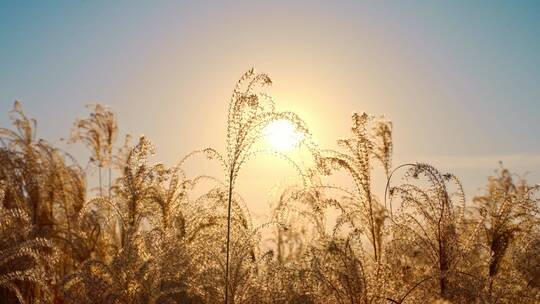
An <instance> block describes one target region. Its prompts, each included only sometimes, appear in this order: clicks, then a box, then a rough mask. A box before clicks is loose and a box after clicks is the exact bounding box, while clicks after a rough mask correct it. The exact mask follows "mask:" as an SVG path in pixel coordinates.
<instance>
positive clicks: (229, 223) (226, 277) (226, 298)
mask: <svg viewBox="0 0 540 304" xmlns="http://www.w3.org/2000/svg"><path fill="white" fill-rule="evenodd" d="M233 174H234V166H232V167H231V172H230V175H229V202H228V205H227V261H226V266H225V304H229V247H230V242H231V206H232V190H233Z"/></svg>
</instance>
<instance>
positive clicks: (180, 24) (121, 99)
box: [0, 1, 540, 200]
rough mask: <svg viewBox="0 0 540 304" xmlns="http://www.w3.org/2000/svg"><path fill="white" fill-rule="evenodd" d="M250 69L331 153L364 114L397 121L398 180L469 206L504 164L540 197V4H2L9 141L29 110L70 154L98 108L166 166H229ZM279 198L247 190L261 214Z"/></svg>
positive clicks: (0, 85) (2, 96) (252, 172)
mask: <svg viewBox="0 0 540 304" xmlns="http://www.w3.org/2000/svg"><path fill="white" fill-rule="evenodd" d="M250 67H254V68H255V69H256V70H257V71H260V72H264V73H267V74H269V75H270V76H271V78H272V79H273V81H274V85H273V87H272V89H271V90H270V91H269V92H270V93H271V94H272V95H273V96H274V98H275V100H276V103H277V105H278V109H281V110H293V111H295V112H297V113H298V114H299V115H300V116H301V117H302V118H304V120H305V121H306V122H307V124H308V125H309V127H310V129H311V131H312V132H313V134H314V140H315V141H316V142H317V143H318V144H319V145H320V146H321V147H324V148H327V147H330V148H335V147H336V144H335V141H336V139H337V138H343V137H346V136H348V135H349V130H350V116H351V114H352V113H353V112H354V111H357V112H363V111H365V112H368V113H371V114H374V115H385V117H386V118H388V119H390V120H392V121H393V124H394V145H395V148H394V152H395V153H394V164H395V165H396V166H397V165H399V164H400V163H404V162H411V161H418V162H429V163H432V164H434V165H435V166H437V167H438V168H440V169H441V170H442V171H450V172H453V173H455V174H456V175H457V176H459V177H460V178H461V179H462V181H463V183H464V186H465V190H466V192H467V194H468V197H469V198H472V196H474V195H475V194H478V193H479V191H480V188H481V187H482V186H483V185H484V184H485V181H486V177H487V176H488V175H492V174H493V172H494V170H495V169H497V168H498V166H499V164H498V162H499V161H503V162H504V164H505V166H507V167H509V168H510V169H511V170H513V171H514V172H516V173H519V174H521V175H524V174H525V173H527V172H528V175H526V176H527V178H528V179H529V180H530V181H531V183H540V140H539V139H540V135H539V131H540V120H539V117H540V2H538V1H446V2H443V1H245V2H242V1H234V2H233V1H215V2H210V1H193V2H182V1H1V2H0V126H2V127H5V126H8V125H9V118H8V111H9V110H10V109H11V107H12V105H13V101H14V100H16V99H18V100H21V101H22V104H23V107H24V109H25V111H26V113H27V114H28V115H29V116H32V117H34V118H36V119H37V120H38V137H41V138H45V139H47V140H49V141H50V142H53V143H56V144H59V145H62V143H61V142H60V141H59V139H60V138H63V137H66V136H68V135H69V129H70V127H71V125H72V123H73V121H74V120H75V118H77V117H81V116H85V115H86V114H87V112H86V110H85V108H84V106H85V105H86V104H89V103H95V102H100V103H103V104H106V105H109V106H110V107H111V108H112V109H113V110H114V111H115V112H116V113H117V114H118V119H119V124H120V129H121V131H122V132H123V133H130V134H132V135H134V136H138V135H140V134H145V135H146V136H147V137H149V138H150V139H151V140H152V141H153V142H154V144H155V145H156V149H157V156H156V159H157V160H159V161H162V162H164V163H166V164H173V163H175V162H176V161H177V160H179V159H180V158H181V157H182V156H183V155H185V154H186V153H188V152H190V151H192V150H194V149H198V148H202V147H206V146H213V147H216V148H218V149H220V150H222V151H223V150H224V145H225V139H224V135H225V125H226V111H227V103H228V100H229V97H230V94H231V91H232V89H233V87H234V84H235V82H236V80H237V79H238V78H239V77H240V76H241V74H242V73H243V72H244V71H246V70H247V69H248V68H250ZM67 149H68V150H69V149H72V150H70V151H72V152H73V153H74V154H75V155H76V156H79V159H80V161H81V163H84V164H85V162H86V160H85V159H84V157H83V155H84V153H83V152H81V151H82V150H81V149H79V148H77V147H67ZM246 170H247V169H246ZM280 170H287V169H283V168H280V167H279V168H269V167H268V166H267V167H264V168H262V167H256V166H255V167H253V168H251V169H249V170H248V171H247V173H245V174H246V177H245V179H246V180H247V181H252V182H253V180H255V178H254V177H257V176H259V174H260V172H261V171H264V172H265V174H269V176H285V175H287V174H288V173H286V172H285V173H283V174H282V172H281V171H280ZM267 171H272V172H271V173H270V172H267ZM269 179H270V178H269ZM274 182H275V180H274V179H272V181H264V185H263V186H261V185H258V186H257V187H258V188H257V187H255V186H254V187H250V185H249V182H248V183H247V184H246V185H244V187H245V191H246V192H247V193H248V196H250V197H252V198H255V199H258V200H260V198H258V196H257V195H255V194H253V192H256V191H259V190H260V189H268V187H270V185H271V184H273V183H274ZM253 189H259V190H253ZM240 192H242V189H240ZM250 192H251V193H250Z"/></svg>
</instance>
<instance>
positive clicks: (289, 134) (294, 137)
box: [263, 119, 304, 152]
mask: <svg viewBox="0 0 540 304" xmlns="http://www.w3.org/2000/svg"><path fill="white" fill-rule="evenodd" d="M263 133H264V136H265V138H266V141H267V142H268V144H270V146H271V147H272V148H273V149H275V150H277V151H280V152H282V151H288V150H291V149H293V148H294V147H295V146H296V145H298V143H299V142H300V141H302V139H303V138H304V136H303V134H302V133H300V132H298V131H297V130H296V127H295V126H294V124H293V123H291V122H290V121H288V120H285V119H280V120H275V121H272V122H271V123H269V124H268V125H267V126H266V127H265V128H264V132H263Z"/></svg>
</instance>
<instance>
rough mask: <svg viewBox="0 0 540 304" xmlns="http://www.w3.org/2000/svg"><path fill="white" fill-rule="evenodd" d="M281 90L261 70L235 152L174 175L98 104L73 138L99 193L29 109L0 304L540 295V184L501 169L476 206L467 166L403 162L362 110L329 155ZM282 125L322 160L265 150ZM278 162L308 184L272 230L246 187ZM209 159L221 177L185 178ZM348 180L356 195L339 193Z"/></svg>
mask: <svg viewBox="0 0 540 304" xmlns="http://www.w3.org/2000/svg"><path fill="white" fill-rule="evenodd" d="M270 84H271V80H270V78H269V77H268V76H267V75H266V74H258V73H256V72H255V71H254V70H252V69H251V70H248V71H247V72H246V73H245V74H244V75H243V76H242V77H241V78H240V80H239V81H238V83H237V84H236V86H235V87H234V89H233V94H232V97H231V99H230V100H229V104H228V109H229V110H228V113H227V124H226V126H225V127H226V138H225V147H224V152H223V153H220V152H219V149H217V148H205V149H202V150H196V151H194V152H192V153H190V154H188V155H187V156H185V157H184V158H183V159H182V160H181V161H180V162H179V163H178V164H176V165H174V166H172V167H167V166H165V165H163V164H160V163H155V162H153V161H152V155H154V154H155V152H156V151H155V149H154V147H153V145H152V143H151V142H150V140H149V139H148V138H146V137H141V138H139V139H138V140H137V141H136V142H135V143H133V144H131V143H130V141H127V140H126V142H125V143H124V144H123V145H119V144H117V143H116V139H117V136H118V135H117V134H118V126H117V122H116V118H115V115H114V112H113V111H112V110H111V109H109V108H107V107H105V106H102V105H92V106H90V107H89V110H90V114H89V116H88V117H86V118H83V119H78V120H76V121H75V123H74V127H73V130H72V133H71V137H70V142H73V143H83V144H84V145H85V146H86V147H87V148H88V149H89V151H90V155H91V156H90V160H89V161H90V163H91V164H93V165H95V166H96V167H97V168H98V184H99V188H98V191H97V192H93V191H90V190H88V189H87V184H95V181H88V178H89V177H88V176H87V170H89V169H85V168H83V166H81V165H79V163H78V161H77V160H76V159H74V158H73V157H71V156H70V155H69V154H68V153H67V152H65V151H62V150H61V149H59V148H57V147H54V146H53V145H51V144H50V143H48V142H46V141H44V140H41V139H37V137H36V123H35V120H33V119H31V118H28V117H27V116H26V115H25V114H24V112H23V110H22V106H21V104H20V103H19V102H16V103H15V105H14V108H13V110H12V111H11V112H10V117H11V119H12V123H13V127H11V128H1V129H0V303H226V304H231V303H249V304H251V303H254V304H257V303H275V304H277V303H297V304H300V303H352V304H364V303H365V304H367V303H373V304H376V303H493V304H494V303H538V302H539V301H540V279H539V278H540V259H539V258H538V257H539V256H540V255H539V253H540V252H539V250H540V242H539V236H540V225H539V224H540V217H539V211H540V210H539V205H538V200H539V197H538V186H532V185H530V184H528V183H527V181H525V180H523V179H521V178H519V177H517V176H515V175H513V174H512V173H510V171H509V170H507V169H505V168H503V167H501V168H500V169H499V170H498V171H497V174H496V176H494V177H490V178H488V181H487V185H486V188H485V191H484V193H482V194H481V195H479V196H476V197H474V198H473V199H469V200H468V199H467V198H466V196H465V193H464V192H463V188H462V187H461V183H460V182H459V179H458V178H457V177H456V176H454V175H452V174H447V173H441V172H439V171H438V170H437V169H436V168H434V167H432V166H431V165H429V164H423V163H414V164H404V165H399V166H396V167H393V165H392V162H391V160H392V150H393V139H392V124H391V123H390V122H389V121H387V120H385V119H384V118H377V117H374V116H371V115H368V114H365V113H355V114H353V116H352V128H351V136H350V137H349V138H345V139H340V140H338V141H337V143H338V146H339V149H324V148H318V147H317V145H316V144H314V143H313V142H312V139H311V137H310V133H309V130H308V128H307V126H306V124H305V123H304V122H303V121H302V119H301V118H300V117H299V116H298V115H296V114H294V113H292V112H280V111H277V110H276V109H275V105H274V102H273V101H272V99H271V97H270V96H269V95H268V94H267V93H266V92H265V89H266V87H268V86H269V85H270ZM283 119H286V120H289V121H291V122H292V123H293V124H294V125H295V127H296V129H297V131H298V132H301V133H303V134H304V141H303V143H302V146H303V147H305V149H306V150H307V151H308V152H309V153H308V154H309V155H310V156H309V157H310V158H312V159H313V161H312V162H311V163H312V164H313V165H312V166H311V167H305V166H301V165H299V164H298V163H299V162H295V161H293V160H292V159H291V158H290V157H289V156H288V155H286V154H283V153H278V152H276V151H268V149H267V148H264V147H265V145H264V144H261V136H262V130H263V129H264V127H265V126H266V125H268V124H269V123H270V122H272V121H274V120H283ZM265 153H270V154H273V155H276V156H278V157H280V158H283V159H285V160H287V161H288V163H289V164H291V166H292V167H293V169H294V170H296V171H297V172H298V174H299V176H300V182H299V183H298V184H290V185H287V186H285V187H284V188H283V189H282V192H281V193H280V194H279V195H278V196H277V197H275V198H273V200H274V203H273V209H272V213H271V216H270V218H271V219H270V221H269V222H268V223H264V224H262V225H261V226H256V225H254V224H253V222H252V218H251V215H250V213H249V209H248V208H247V202H246V201H244V199H243V198H242V196H241V194H240V190H241V189H238V187H237V184H238V176H239V173H240V171H241V170H242V168H243V167H244V165H245V164H246V162H248V161H249V160H250V159H252V158H254V157H256V156H257V155H260V154H265ZM199 154H201V155H203V156H205V157H206V158H208V159H210V160H212V161H217V162H218V163H219V164H220V166H221V167H222V169H223V176H206V175H194V176H189V175H187V174H186V172H185V170H184V167H185V165H186V163H187V162H189V161H190V159H191V158H192V157H194V156H196V155H199ZM302 163H304V162H302ZM102 169H107V170H108V172H109V174H108V176H109V181H108V184H107V185H106V188H107V191H104V190H103V189H104V186H103V182H102V176H101V170H102ZM338 171H342V172H344V173H345V175H346V176H348V177H349V178H350V180H351V181H352V186H353V187H352V188H350V189H349V188H347V187H346V186H345V184H348V183H344V184H331V183H330V180H331V178H329V176H331V175H334V174H336V172H338ZM376 171H380V173H382V176H384V177H383V179H382V180H381V181H380V182H382V183H383V184H384V183H387V187H386V189H385V191H384V192H383V193H377V191H376V190H375V189H376V187H374V186H373V185H374V183H375V182H376V181H374V179H375V178H376V176H379V175H378V174H375V172H376ZM113 177H114V178H113ZM268 182H269V185H270V183H272V181H268ZM94 193H95V195H94Z"/></svg>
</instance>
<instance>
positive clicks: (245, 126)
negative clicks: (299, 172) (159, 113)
mask: <svg viewBox="0 0 540 304" xmlns="http://www.w3.org/2000/svg"><path fill="white" fill-rule="evenodd" d="M271 84H272V81H271V80H270V77H268V75H266V74H258V73H255V71H254V69H250V70H248V71H247V72H246V73H244V75H243V76H242V77H241V78H240V80H239V81H238V82H237V84H236V86H235V88H234V90H233V94H232V96H231V99H230V101H229V111H228V118H227V136H226V156H225V157H224V156H222V155H221V154H220V153H219V152H217V151H216V150H214V149H211V148H208V149H205V150H203V152H204V153H205V154H206V155H207V156H208V157H209V158H213V159H217V160H219V162H220V164H221V166H222V167H223V169H224V170H225V172H226V174H227V175H226V180H227V187H228V189H227V238H226V244H225V246H226V261H225V304H229V303H230V302H231V301H230V300H229V298H230V295H229V272H230V241H231V214H232V199H233V198H232V197H233V192H234V188H235V183H236V179H237V177H238V172H239V171H240V169H241V168H242V166H243V165H244V163H245V162H246V161H248V160H249V159H251V158H253V157H254V156H255V155H257V154H260V152H262V151H255V150H253V146H254V145H255V143H256V142H257V141H258V140H259V139H260V138H261V136H262V132H261V131H262V129H263V128H264V127H266V126H267V125H268V124H269V123H271V122H272V121H276V120H288V121H290V122H291V123H292V124H293V125H294V126H295V128H296V131H297V132H299V133H301V134H304V141H305V142H309V141H308V140H307V138H308V136H309V131H308V129H307V126H306V124H305V123H304V122H303V121H302V120H301V119H300V118H299V117H298V115H296V114H295V113H293V112H278V111H276V110H275V107H274V102H273V100H272V98H271V97H270V96H269V95H267V94H265V93H263V92H261V89H262V88H263V87H265V86H269V85H271ZM232 301H234V296H233V298H232Z"/></svg>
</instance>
